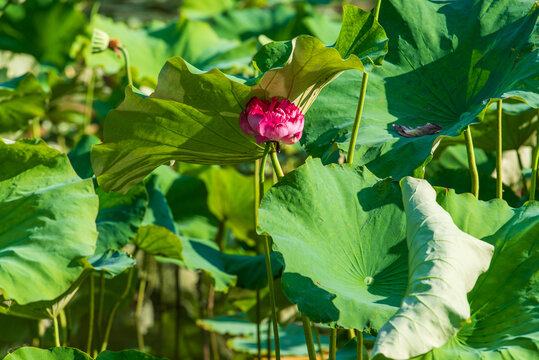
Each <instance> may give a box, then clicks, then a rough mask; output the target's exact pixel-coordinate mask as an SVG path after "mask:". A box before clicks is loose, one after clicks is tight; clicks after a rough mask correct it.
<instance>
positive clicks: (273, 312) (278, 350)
mask: <svg viewBox="0 0 539 360" xmlns="http://www.w3.org/2000/svg"><path fill="white" fill-rule="evenodd" d="M270 147H271V144H270V143H269V142H267V143H266V147H265V148H264V154H263V155H262V161H261V163H260V177H259V179H260V187H259V191H260V199H262V197H263V196H264V180H265V176H264V169H265V168H266V161H267V159H268V153H269V151H270ZM275 164H278V161H275V162H274V166H275ZM262 238H263V240H264V255H265V259H266V272H267V276H268V286H269V292H270V294H269V297H270V307H271V317H272V323H273V337H274V342H275V359H276V360H280V358H281V348H280V345H279V327H278V326H279V325H278V322H277V311H276V305H275V288H274V284H273V272H272V270H271V258H270V244H269V238H268V236H266V235H263V236H262ZM268 351H269V352H271V349H269V348H268Z"/></svg>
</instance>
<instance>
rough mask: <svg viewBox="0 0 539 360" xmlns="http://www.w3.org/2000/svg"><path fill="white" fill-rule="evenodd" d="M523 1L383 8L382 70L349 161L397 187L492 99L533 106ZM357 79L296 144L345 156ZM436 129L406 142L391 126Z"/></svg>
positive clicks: (319, 107)
mask: <svg viewBox="0 0 539 360" xmlns="http://www.w3.org/2000/svg"><path fill="white" fill-rule="evenodd" d="M532 5H533V3H532V2H530V1H527V0H522V1H512V0H496V1H490V0H488V1H486V0H482V1H475V0H463V1H452V2H443V1H405V0H389V1H384V3H383V4H382V6H381V10H380V22H381V24H382V25H383V27H384V29H385V31H386V33H387V34H388V37H389V52H388V56H386V58H385V59H384V65H383V66H381V67H379V68H375V69H374V70H373V71H372V73H371V74H370V76H369V82H368V87H367V96H366V99H365V108H364V111H363V117H362V119H361V125H360V128H359V134H358V139H357V143H356V153H355V157H354V161H355V162H357V163H358V164H366V165H367V166H368V167H369V169H370V170H371V171H373V172H374V173H375V174H376V175H377V176H380V177H385V176H388V175H391V176H393V177H394V178H398V179H400V178H401V177H403V176H406V175H410V174H411V173H412V172H413V170H414V169H416V168H418V167H419V166H421V165H422V164H424V162H425V161H426V160H427V159H428V158H429V156H430V155H431V150H432V146H433V143H434V142H435V141H436V139H437V137H438V136H439V135H446V136H451V137H453V136H457V135H459V134H460V133H461V131H462V130H463V129H465V128H466V126H467V125H469V124H471V123H474V122H477V121H479V120H481V119H482V117H483V114H484V110H485V108H486V107H487V106H488V105H489V102H490V101H492V99H497V98H509V97H517V98H519V99H521V100H525V101H527V102H528V104H529V105H530V106H532V107H535V108H536V107H537V106H538V105H539V96H538V95H537V71H538V69H539V66H537V56H538V53H539V52H538V51H537V50H535V51H533V52H531V53H529V49H530V48H531V44H530V42H531V41H533V40H531V38H533V37H534V36H535V33H534V27H535V23H536V19H537V15H538V13H539V10H537V8H536V7H533V9H532V11H530V8H532ZM361 77H362V74H361V73H360V72H357V71H356V72H346V73H345V74H343V75H342V76H341V77H340V78H339V79H337V80H336V81H335V82H333V83H332V84H330V85H329V86H328V87H327V88H326V89H325V90H324V91H323V92H322V94H321V95H320V96H319V98H318V101H316V102H315V104H314V105H313V109H312V110H311V111H309V112H308V113H307V114H306V121H305V130H304V136H303V139H302V143H303V144H304V145H305V146H306V148H307V151H308V152H309V154H311V155H313V156H327V155H328V154H329V153H330V152H331V151H332V148H334V143H335V142H336V143H337V145H338V146H337V147H338V148H339V149H340V150H341V151H345V152H346V151H347V150H348V145H349V140H350V134H351V129H352V124H353V122H354V118H355V114H356V108H357V103H358V97H359V90H360V84H361ZM426 123H434V124H438V125H440V126H441V127H442V129H441V131H440V133H438V134H432V135H429V134H426V135H423V136H419V137H410V138H407V137H403V136H401V135H399V134H398V132H397V131H396V130H395V129H394V128H393V126H392V125H399V126H410V127H412V128H415V127H418V126H423V125H425V124H426Z"/></svg>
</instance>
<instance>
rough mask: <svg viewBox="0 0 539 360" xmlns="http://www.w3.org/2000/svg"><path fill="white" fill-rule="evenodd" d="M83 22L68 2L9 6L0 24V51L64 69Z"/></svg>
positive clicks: (41, 1) (81, 31)
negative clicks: (11, 52) (32, 58)
mask: <svg viewBox="0 0 539 360" xmlns="http://www.w3.org/2000/svg"><path fill="white" fill-rule="evenodd" d="M86 22H87V21H86V16H85V15H84V13H83V12H82V11H80V10H78V8H77V6H76V4H75V3H72V2H64V1H53V0H40V1H29V2H27V3H26V4H24V6H9V7H8V8H7V9H6V12H5V14H4V15H3V16H2V22H1V23H0V48H1V49H4V50H10V51H13V52H15V53H26V54H30V55H33V56H34V57H35V58H36V59H37V60H38V61H39V62H41V63H44V64H51V65H53V66H57V67H64V66H65V65H66V63H67V62H68V61H69V60H70V58H71V57H70V48H71V45H72V44H73V42H74V41H75V39H76V37H77V35H82V34H83V32H84V27H85V25H86Z"/></svg>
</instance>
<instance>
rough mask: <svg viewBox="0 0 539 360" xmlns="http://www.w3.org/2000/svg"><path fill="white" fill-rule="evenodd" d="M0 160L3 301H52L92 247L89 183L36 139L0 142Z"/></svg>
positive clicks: (93, 199)
mask: <svg viewBox="0 0 539 360" xmlns="http://www.w3.org/2000/svg"><path fill="white" fill-rule="evenodd" d="M0 163H2V168H3V170H2V173H1V175H0V194H1V195H0V218H2V222H1V224H0V288H1V292H2V297H3V300H4V302H6V301H8V302H11V303H13V302H15V303H17V304H19V305H24V304H29V303H34V302H38V301H50V300H53V299H56V298H57V297H59V296H60V295H62V294H63V293H64V292H66V291H67V290H68V289H69V288H70V286H71V285H72V284H73V283H74V282H75V281H77V279H78V278H79V277H80V276H81V274H82V272H83V269H84V268H85V265H84V261H83V259H84V258H85V257H86V256H89V255H92V254H93V253H94V250H95V246H96V239H97V231H96V225H95V219H96V216H97V210H98V199H97V196H96V195H95V192H94V189H93V185H92V181H91V180H81V179H80V178H79V177H78V176H77V174H76V173H75V171H74V170H73V168H72V167H71V165H70V164H69V160H68V159H67V156H65V155H63V154H61V153H60V152H59V151H57V150H54V149H52V148H50V147H48V146H47V145H46V144H45V143H44V142H41V141H38V140H32V139H29V140H22V141H19V142H16V143H13V144H9V145H7V144H4V143H3V142H2V141H0ZM59 199H61V201H58V200H59ZM73 214H76V216H74V215H73ZM5 305H6V304H4V306H5Z"/></svg>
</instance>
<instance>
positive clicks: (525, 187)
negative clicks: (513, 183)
mask: <svg viewBox="0 0 539 360" xmlns="http://www.w3.org/2000/svg"><path fill="white" fill-rule="evenodd" d="M517 160H518V168H519V169H520V178H521V181H522V196H525V195H526V193H527V192H528V184H527V183H526V175H525V174H524V171H523V169H524V165H523V162H522V154H521V153H520V148H518V149H517Z"/></svg>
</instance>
